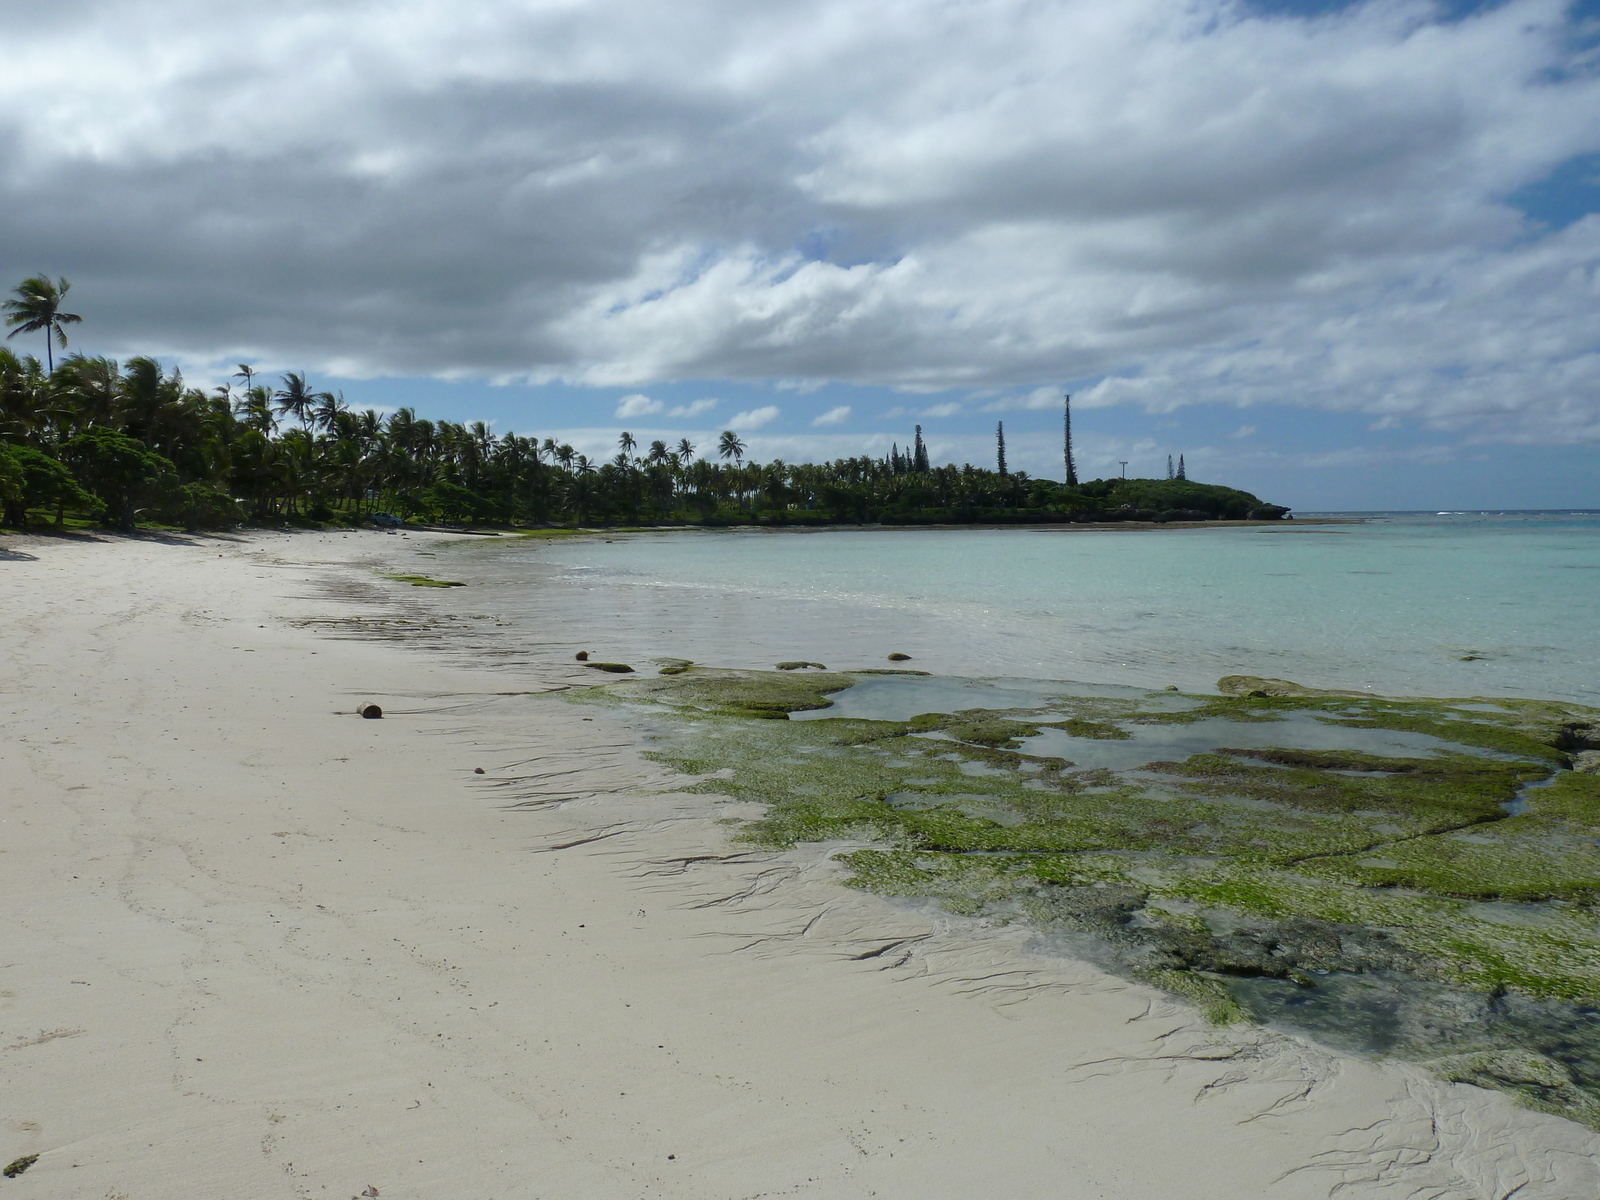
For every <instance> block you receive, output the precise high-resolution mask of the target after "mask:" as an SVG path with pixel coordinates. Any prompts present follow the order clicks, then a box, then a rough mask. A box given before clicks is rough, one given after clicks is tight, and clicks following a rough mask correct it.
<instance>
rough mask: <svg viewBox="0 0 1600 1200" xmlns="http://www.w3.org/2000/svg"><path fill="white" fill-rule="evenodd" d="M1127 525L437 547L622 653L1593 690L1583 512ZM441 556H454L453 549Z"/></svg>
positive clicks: (1593, 593)
mask: <svg viewBox="0 0 1600 1200" xmlns="http://www.w3.org/2000/svg"><path fill="white" fill-rule="evenodd" d="M1312 515H1314V516H1329V517H1346V518H1349V520H1348V521H1347V522H1345V523H1338V524H1319V523H1311V522H1310V521H1290V522H1284V523H1283V524H1281V525H1276V526H1251V527H1241V528H1225V527H1223V528H1206V529H1173V530H1164V529H1155V530H1127V531H1120V530H1119V531H1104V532H1102V531H1085V530H1067V531H1051V530H1032V529H970V530H968V529H954V530H951V529H937V530H914V529H860V530H854V529H847V530H827V531H801V530H758V529H731V530H674V531H670V532H659V533H653V532H646V533H612V534H603V535H601V536H598V537H594V538H584V539H568V538H556V539H550V540H535V539H526V540H523V539H518V540H510V539H496V540H494V541H492V542H491V541H488V540H487V539H485V541H484V542H479V543H474V544H472V545H469V546H463V547H459V548H456V549H453V550H449V551H446V552H445V557H447V558H449V559H459V560H461V565H462V567H463V568H466V567H468V566H469V565H470V568H471V577H472V579H473V581H474V584H475V585H476V587H477V589H478V590H476V591H475V592H474V596H475V599H476V601H477V603H478V604H480V605H486V606H491V607H493V608H494V609H496V610H497V612H498V615H499V617H500V619H501V621H502V622H503V626H502V628H503V629H504V632H505V634H506V635H508V636H512V637H516V636H517V635H521V636H523V637H527V638H529V639H531V640H532V641H535V642H538V643H540V644H541V645H543V646H545V647H547V648H559V649H562V650H565V649H569V648H571V649H574V650H576V649H586V650H589V651H590V652H591V653H592V654H593V655H594V656H595V657H596V658H600V659H607V660H615V661H623V662H633V663H635V664H636V665H641V664H644V663H647V662H648V661H649V660H650V659H652V658H656V657H663V656H675V657H682V658H687V659H692V660H694V661H696V662H701V663H706V664H710V665H717V666H729V667H753V668H770V667H771V666H772V665H773V664H774V663H776V662H780V661H783V660H792V659H802V660H807V661H815V662H820V663H824V664H826V665H828V666H830V667H833V668H836V669H849V668H857V667H868V666H880V667H881V666H884V665H885V663H886V657H887V655H889V654H891V653H899V654H908V655H910V656H911V661H910V662H909V663H907V664H905V665H907V666H910V667H916V668H920V669H922V670H926V671H931V672H933V673H934V674H937V675H949V676H963V677H967V678H1017V679H1058V680H1074V681H1080V682H1084V683H1103V684H1116V685H1125V686H1133V687H1139V688H1160V687H1164V686H1167V685H1176V686H1177V687H1179V688H1182V689H1183V690H1184V691H1206V690H1210V689H1211V687H1212V686H1213V685H1214V684H1215V681H1216V680H1217V678H1218V677H1219V676H1222V675H1229V674H1250V675H1266V676H1273V677H1278V678H1286V679H1292V680H1295V681H1296V682H1299V683H1303V684H1308V685H1311V686H1318V687H1336V688H1351V689H1362V690H1370V691H1372V692H1374V693H1378V694H1391V695H1429V696H1522V697H1529V698H1543V699H1560V700H1572V701H1577V702H1580V703H1588V704H1600V669H1597V668H1600V638H1597V630H1600V512H1594V511H1586V512H1494V513H1478V512H1454V513H1383V514H1312ZM463 556H464V557H463Z"/></svg>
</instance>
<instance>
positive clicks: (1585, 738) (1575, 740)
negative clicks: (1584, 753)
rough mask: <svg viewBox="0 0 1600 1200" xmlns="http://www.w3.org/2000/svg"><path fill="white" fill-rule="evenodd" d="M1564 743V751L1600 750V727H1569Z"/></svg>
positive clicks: (1564, 734)
mask: <svg viewBox="0 0 1600 1200" xmlns="http://www.w3.org/2000/svg"><path fill="white" fill-rule="evenodd" d="M1562 741H1563V743H1564V744H1563V745H1562V747H1561V748H1562V749H1563V750H1600V725H1568V726H1567V727H1566V729H1565V730H1564V731H1563V735H1562Z"/></svg>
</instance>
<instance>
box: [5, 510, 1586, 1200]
mask: <svg viewBox="0 0 1600 1200" xmlns="http://www.w3.org/2000/svg"><path fill="white" fill-rule="evenodd" d="M1227 524H1239V523H1238V522H1229V523H1227ZM1273 524H1285V523H1279V522H1274V523H1273ZM1117 527H1121V528H1125V527H1126V526H1117ZM963 528H965V527H963ZM1007 528H1017V527H1013V526H1007ZM1022 528H1030V527H1022ZM1073 528H1081V527H1073ZM598 532H606V531H598ZM459 536H460V535H457V534H439V535H426V540H430V541H432V540H437V541H439V542H445V541H449V540H452V539H458V538H459ZM416 537H417V535H416V534H413V535H412V539H415V538H416ZM412 539H408V541H411V540H412ZM104 541H105V542H108V543H114V544H110V545H85V544H83V543H81V542H79V541H78V540H76V539H72V540H67V539H56V538H39V539H26V540H23V539H8V545H9V546H10V552H9V553H8V554H5V555H3V556H0V587H3V589H4V595H5V599H6V603H7V605H8V608H9V610H10V611H12V612H14V613H18V614H20V616H19V617H18V618H17V619H16V620H15V621H14V622H13V623H11V624H9V625H8V626H7V627H6V628H5V629H4V630H3V631H0V641H3V644H4V651H5V653H6V656H7V661H8V662H9V663H11V664H12V669H11V671H10V672H8V677H7V681H6V683H5V685H4V690H3V692H0V695H3V696H4V701H5V716H4V719H5V731H4V732H5V742H4V746H5V749H4V751H3V753H4V756H5V760H6V761H5V763H4V771H5V776H6V778H7V779H8V780H13V781H18V780H20V781H22V782H21V784H20V786H16V787H13V788H11V789H8V795H7V798H6V800H5V809H4V811H3V813H0V819H3V820H4V822H5V823H4V825H3V826H0V829H3V831H4V834H3V838H4V841H3V843H0V851H3V853H0V872H3V874H0V877H3V878H4V879H5V880H6V887H7V899H8V904H9V911H10V912H12V913H13V914H15V917H14V920H13V921H12V922H10V923H8V925H7V926H6V927H4V928H0V1046H3V1047H4V1049H3V1051H0V1085H3V1086H0V1096H3V1097H4V1099H3V1100H0V1112H3V1115H4V1121H3V1122H0V1158H4V1159H5V1160H6V1161H11V1159H13V1158H16V1157H20V1156H23V1155H27V1154H35V1153H37V1154H39V1155H41V1157H40V1158H39V1160H38V1161H37V1162H36V1163H35V1164H34V1165H33V1166H32V1167H31V1168H30V1169H29V1171H28V1173H27V1174H26V1175H24V1176H21V1177H20V1184H26V1185H29V1186H32V1187H34V1188H35V1191H36V1192H38V1194H49V1193H57V1194H59V1193H61V1192H63V1190H65V1189H69V1188H70V1192H71V1194H74V1195H85V1196H96V1197H97V1196H102V1195H106V1194H108V1193H119V1194H125V1195H126V1196H127V1197H129V1200H143V1198H144V1197H152V1198H153V1197H157V1196H168V1195H175V1194H194V1193H196V1192H197V1191H200V1190H214V1191H217V1192H218V1193H219V1194H221V1193H223V1192H226V1191H237V1192H242V1193H244V1194H250V1195H260V1196H276V1195H280V1194H281V1195H284V1196H286V1197H287V1196H292V1195H303V1194H306V1193H308V1192H316V1191H319V1190H320V1189H322V1188H324V1187H325V1188H327V1189H328V1192H329V1194H332V1195H341V1194H355V1193H356V1192H358V1191H360V1190H361V1188H363V1187H366V1186H368V1185H371V1186H375V1187H377V1188H378V1189H379V1190H380V1191H381V1194H382V1195H383V1196H385V1197H390V1196H400V1197H408V1196H417V1197H424V1196H426V1197H437V1196H440V1195H454V1196H462V1197H479V1196H481V1197H486V1198H489V1197H496V1196H498V1197H500V1198H501V1200H504V1198H505V1197H507V1196H513V1195H515V1196H549V1197H552V1198H554V1197H557V1196H562V1197H566V1196H583V1195H594V1196H612V1195H625V1196H626V1195H640V1196H645V1195H666V1196H682V1197H684V1198H685V1200H688V1198H689V1197H694V1198H696V1200H700V1198H711V1200H720V1198H721V1197H728V1198H729V1200H732V1198H734V1197H744V1196H749V1195H752V1194H760V1193H763V1192H766V1193H773V1192H781V1193H783V1194H790V1195H802V1196H805V1195H814V1196H817V1197H856V1196H861V1197H866V1196H869V1195H876V1196H884V1197H905V1198H906V1200H910V1198H912V1197H928V1196H936V1197H943V1196H950V1197H970V1196H974V1195H982V1194H996V1195H1001V1194H1003V1195H1008V1196H1018V1197H1033V1196H1037V1197H1040V1198H1041V1200H1042V1198H1043V1197H1052V1198H1060V1197H1068V1198H1071V1200H1076V1198H1077V1197H1080V1196H1081V1197H1083V1198H1084V1200H1088V1198H1089V1197H1118V1198H1124V1197H1125V1198H1127V1200H1135V1198H1137V1200H1145V1198H1147V1197H1149V1196H1152V1195H1182V1196H1184V1197H1186V1198H1189V1197H1194V1198H1196V1200H1202V1198H1207V1197H1213V1196H1215V1197H1217V1198H1218V1200H1221V1198H1223V1197H1227V1198H1229V1200H1232V1198H1234V1197H1237V1196H1240V1195H1263V1196H1274V1197H1279V1196H1281V1197H1290V1198H1296V1200H1297V1198H1298V1197H1302V1196H1304V1197H1308V1198H1309V1197H1313V1196H1316V1197H1322V1196H1326V1195H1327V1194H1328V1192H1329V1191H1330V1190H1331V1189H1332V1188H1334V1187H1335V1186H1336V1185H1341V1186H1342V1187H1343V1189H1344V1192H1345V1194H1350V1195H1362V1196H1373V1197H1377V1196H1389V1195H1395V1196H1398V1195H1405V1194H1411V1193H1414V1192H1416V1191H1418V1190H1421V1189H1423V1188H1425V1187H1426V1188H1428V1189H1431V1190H1432V1193H1433V1194H1437V1195H1440V1196H1458V1197H1461V1198H1463V1200H1466V1198H1468V1197H1472V1198H1476V1197H1479V1196H1483V1197H1488V1196H1503V1195H1505V1194H1507V1193H1509V1192H1510V1191H1511V1190H1512V1189H1514V1188H1518V1187H1520V1188H1521V1190H1520V1191H1519V1192H1518V1193H1517V1194H1518V1195H1519V1197H1522V1196H1525V1197H1528V1198H1530V1200H1560V1198H1564V1197H1568V1196H1572V1195H1575V1194H1581V1193H1582V1192H1583V1191H1584V1190H1585V1189H1586V1190H1588V1191H1594V1190H1595V1189H1596V1186H1597V1184H1600V1175H1597V1173H1596V1171H1595V1167H1594V1155H1595V1151H1596V1148H1597V1145H1600V1143H1597V1142H1596V1139H1595V1138H1594V1135H1593V1134H1591V1133H1590V1132H1589V1131H1586V1130H1583V1129H1581V1128H1580V1127H1577V1126H1574V1125H1571V1124H1570V1123H1568V1122H1564V1121H1559V1120H1557V1119H1555V1118H1551V1117H1547V1116H1542V1115H1540V1114H1537V1113H1532V1112H1529V1111H1527V1110H1524V1109H1519V1108H1516V1107H1514V1106H1513V1105H1512V1104H1511V1103H1510V1102H1509V1101H1508V1100H1507V1099H1506V1098H1505V1097H1503V1096H1499V1095H1497V1094H1494V1093H1488V1092H1483V1091H1480V1090H1479V1089H1475V1088H1468V1087H1464V1086H1460V1085H1444V1084H1439V1083H1436V1082H1435V1081H1433V1080H1431V1079H1428V1078H1427V1077H1425V1076H1423V1075H1422V1074H1421V1073H1420V1072H1418V1071H1415V1070H1413V1069H1410V1068H1407V1067H1404V1066H1402V1065H1398V1064H1375V1063H1371V1062H1366V1061H1363V1060H1359V1059H1351V1058H1344V1057H1341V1056H1338V1055H1334V1054H1330V1053H1328V1052H1326V1051H1322V1050H1319V1049H1317V1048H1316V1047H1313V1046H1311V1045H1309V1044H1307V1043H1304V1042H1301V1041H1298V1040H1296V1039H1293V1038H1289V1037H1286V1036H1284V1035H1280V1034H1275V1033H1272V1032H1270V1031H1265V1030H1221V1031H1219V1030H1215V1029H1211V1028H1210V1027H1208V1026H1206V1025H1205V1023H1204V1021H1203V1020H1202V1019H1201V1018H1200V1017H1199V1016H1198V1014H1197V1013H1195V1012H1194V1011H1193V1010H1192V1009H1188V1008H1186V1007H1184V1006H1182V1005H1178V1004H1175V1003H1173V1002H1171V1001H1170V1000H1168V999H1167V998H1166V997H1164V996H1162V995H1161V994H1160V993H1158V992H1155V991H1153V990H1150V989H1147V988H1142V987H1139V986H1138V985H1132V984H1128V983H1125V982H1124V981H1122V980H1119V979H1115V978H1113V977H1111V976H1108V975H1105V974H1104V973H1102V972H1100V971H1098V970H1097V969H1096V968H1093V967H1091V966H1089V965H1087V964H1084V963H1076V962H1071V961H1069V960H1060V959H1051V958H1045V957H1040V956H1037V955H1033V954H1031V953H1030V952H1029V951H1028V950H1027V948H1026V942H1027V935H1026V934H1025V932H1024V931H1022V930H1020V929H998V928H986V927H979V926H977V925H975V924H973V923H972V922H967V921H962V920H959V919H952V918H948V917H944V916H941V915H939V914H935V913H928V912H924V911H920V910H917V909H914V908H907V907H903V906H896V905H893V904H890V903H889V902H887V901H884V900H881V899H879V898H877V897H874V896H871V895H868V894H865V893H861V892H857V891H854V890H851V889H846V888H843V887H841V886H840V885H839V884H838V882H837V880H838V878H839V874H840V868H839V867H838V866H837V865H836V864H833V863H832V862H831V860H830V858H829V855H830V854H831V853H832V852H834V851H836V850H839V849H841V848H842V847H840V846H837V845H835V846H808V847H803V848H800V849H797V850H795V851H789V852H770V851H763V850H759V849H753V848H751V847H749V846H747V845H741V844H738V843H734V842H730V841H729V840H728V832H727V827H726V826H725V825H724V824H723V823H722V822H723V820H724V819H725V818H728V817H739V816H748V815H749V814H748V813H746V812H743V811H742V810H741V809H740V808H739V807H738V806H730V805H729V804H728V803H726V802H724V801H722V800H719V799H718V798H717V797H714V796H707V795H704V794H694V793H684V792H682V791H680V790H678V789H679V788H681V787H682V786H684V785H685V784H686V783H689V782H692V780H690V779H686V778H685V777H681V776H673V775H671V774H670V773H669V772H667V771H666V770H665V768H662V767H659V766H657V765H655V764H653V763H651V762H649V761H648V760H646V759H645V758H644V757H643V756H642V755H641V753H640V746H639V743H638V740H637V738H636V737H635V735H633V734H632V733H631V732H630V731H629V730H627V729H626V728H624V727H623V726H622V725H620V724H619V723H617V722H615V721H612V720H610V719H608V718H607V717H606V715H605V713H604V711H603V710H600V709H599V706H594V705H571V704H565V703H562V702H561V701H560V700H559V699H558V698H556V697H555V696H553V695H550V694H549V693H552V692H555V691H557V690H559V689H562V688H566V687H571V686H582V685H592V684H597V683H599V682H601V680H600V679H596V678H595V675H596V673H595V672H588V671H585V670H584V669H582V668H581V667H579V666H578V665H577V664H575V663H567V664H556V663H554V662H551V663H532V662H519V663H515V664H501V665H495V664H493V663H488V664H479V665H471V666H469V665H463V664H462V663H461V662H459V661H456V659H457V655H458V653H459V651H458V650H457V648H456V647H455V646H454V644H453V643H452V642H451V641H450V639H448V638H446V639H444V640H442V641H441V640H438V639H435V640H433V641H432V642H429V641H428V640H427V638H426V630H425V629H419V628H417V627H411V626H407V624H406V620H407V617H406V605H405V601H406V599H407V593H406V592H405V591H404V590H403V588H402V586H401V585H395V584H393V583H390V582H386V581H382V580H380V579H379V578H378V577H377V576H376V574H375V572H376V571H377V570H379V569H380V568H389V569H394V568H396V567H398V566H402V565H405V566H414V565H415V564H414V560H411V559H407V560H406V562H405V563H403V564H402V563H401V562H400V560H399V559H398V557H397V554H396V551H397V548H398V544H400V539H398V538H396V539H388V538H387V537H385V536H384V535H381V534H377V533H364V532H351V533H348V534H346V533H342V532H337V531H329V532H326V533H295V534H266V533H255V534H249V535H245V536H242V537H230V538H223V539H215V538H180V537H173V538H164V539H161V540H156V539H144V538H135V539H121V538H116V537H110V536H108V537H106V538H105V539H104ZM345 542H348V543H350V544H349V545H348V546H346V545H343V544H342V543H345ZM19 543H20V544H19ZM407 549H408V550H409V546H407ZM24 556H26V557H24ZM443 595H450V596H452V597H453V596H454V595H455V593H435V594H433V595H432V596H431V597H430V604H429V605H428V606H427V609H426V610H417V611H418V612H420V613H422V616H420V617H418V618H417V619H416V620H415V621H414V622H413V626H422V625H425V623H426V619H427V618H426V614H427V613H428V612H432V611H435V610H436V609H437V608H438V606H439V600H438V597H440V596H443ZM451 603H452V605H454V606H455V607H456V608H458V609H459V608H460V606H462V605H464V604H465V603H466V601H465V600H464V599H463V600H452V602H451ZM461 611H465V610H464V609H462V610H461ZM350 620H361V621H366V622H368V623H369V624H368V626H367V627H366V629H367V631H368V632H372V631H376V630H378V629H380V628H381V625H380V624H378V623H381V622H383V621H394V622H396V624H394V625H393V626H392V627H391V635H390V636H391V640H392V641H398V642H402V643H404V644H400V645H396V644H389V643H386V642H384V641H380V640H372V639H370V638H367V637H365V636H349V637H346V636H342V635H341V628H342V629H343V631H344V633H351V632H352V631H351V630H350V628H349V627H348V626H343V627H341V626H340V625H339V624H338V622H347V621H350ZM363 699H370V700H374V701H376V702H378V703H380V704H382V705H383V707H384V709H385V712H386V715H385V718H384V720H383V721H381V722H363V721H361V720H360V719H359V718H357V717H354V715H353V713H352V711H351V710H353V708H354V706H355V704H356V702H357V701H358V700H363ZM479 767H482V768H484V774H483V775H477V774H476V773H475V772H476V770H477V768H479ZM884 947H890V948H892V949H893V953H891V951H890V950H889V949H884ZM58 1175H59V1177H60V1178H59V1179H57V1178H56V1177H57V1176H58ZM346 1187H347V1188H349V1191H348V1192H345V1193H341V1192H340V1191H339V1190H338V1189H340V1188H346ZM40 1188H44V1189H47V1191H45V1192H39V1191H38V1190H39V1189H40ZM20 1194H22V1193H21V1192H20V1191H19V1195H20Z"/></svg>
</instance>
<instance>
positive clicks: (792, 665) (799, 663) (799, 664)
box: [776, 659, 828, 671]
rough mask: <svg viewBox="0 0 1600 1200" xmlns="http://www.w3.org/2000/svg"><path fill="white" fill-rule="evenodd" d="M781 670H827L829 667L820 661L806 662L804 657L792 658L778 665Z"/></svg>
mask: <svg viewBox="0 0 1600 1200" xmlns="http://www.w3.org/2000/svg"><path fill="white" fill-rule="evenodd" d="M776 669H777V670H779V671H826V670H827V669H828V668H827V667H826V666H824V665H823V664H822V663H819V662H806V661H805V660H803V659H791V660H790V661H789V662H781V663H779V664H778V665H777V668H776Z"/></svg>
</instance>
